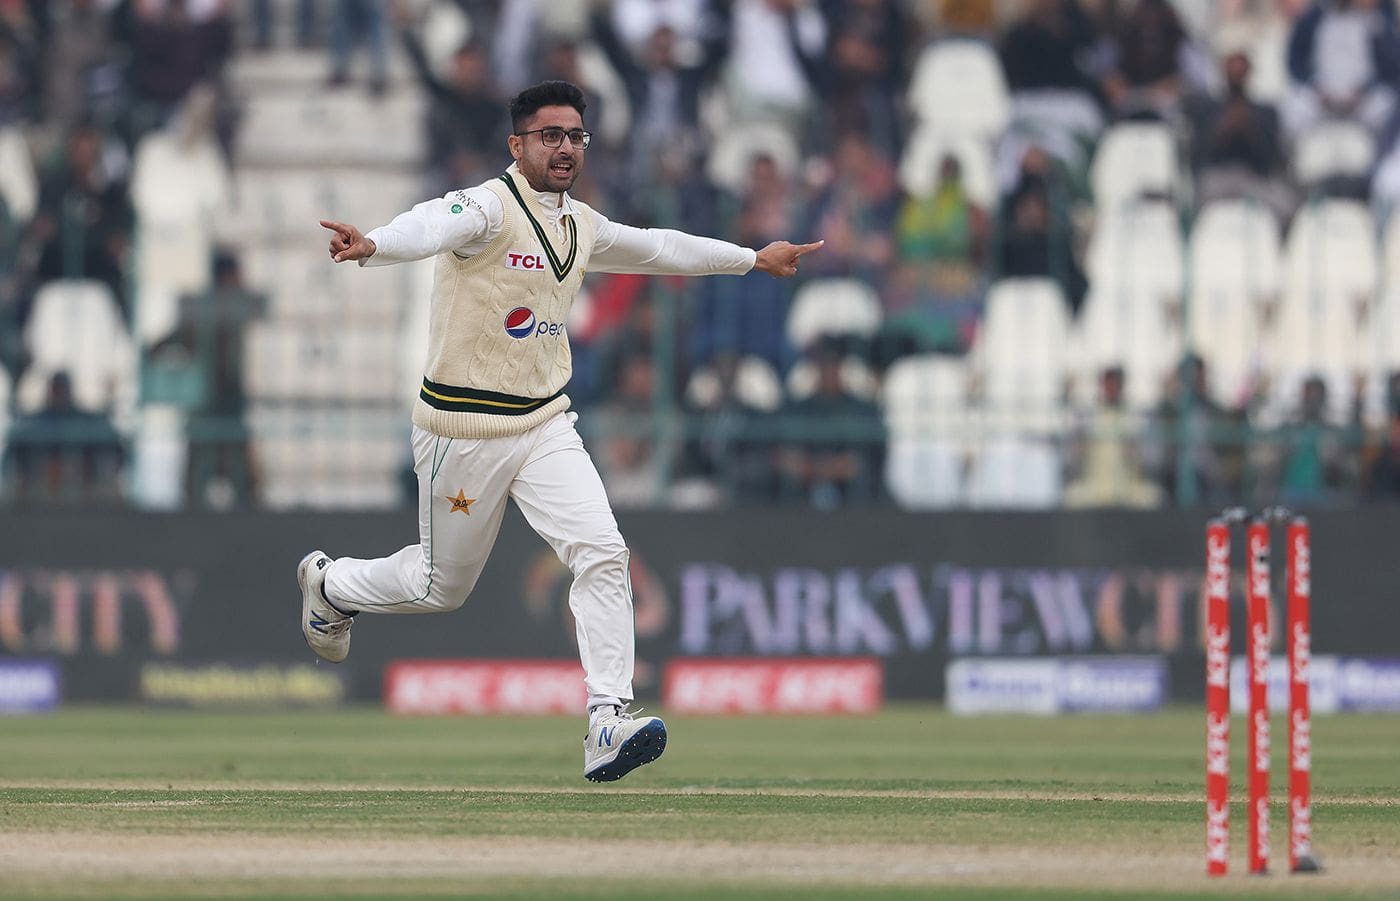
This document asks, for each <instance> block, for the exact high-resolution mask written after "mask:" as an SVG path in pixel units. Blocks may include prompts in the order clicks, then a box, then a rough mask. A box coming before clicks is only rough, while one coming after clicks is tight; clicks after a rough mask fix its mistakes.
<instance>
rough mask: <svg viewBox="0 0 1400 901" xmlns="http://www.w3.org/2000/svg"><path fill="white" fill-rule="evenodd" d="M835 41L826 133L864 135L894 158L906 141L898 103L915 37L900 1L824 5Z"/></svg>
mask: <svg viewBox="0 0 1400 901" xmlns="http://www.w3.org/2000/svg"><path fill="white" fill-rule="evenodd" d="M822 9H823V11H824V13H825V15H826V19H827V26H828V28H829V29H830V33H831V40H830V43H829V45H828V47H827V54H826V61H825V64H824V65H823V66H822V69H821V73H822V74H821V86H822V101H823V102H822V109H823V110H824V111H825V112H826V120H825V124H824V126H823V130H824V131H827V132H830V133H836V134H840V133H842V132H846V131H864V132H865V133H867V134H869V135H870V136H871V140H872V141H874V143H875V146H877V147H879V148H880V150H882V151H883V152H885V153H887V154H890V155H891V156H893V155H896V154H898V152H899V149H900V145H901V143H902V142H901V140H900V128H899V124H900V123H899V119H898V113H897V111H896V107H895V105H896V103H897V102H898V101H899V99H900V98H901V97H902V96H903V93H904V88H905V84H906V82H907V80H908V76H909V61H908V58H907V57H908V53H907V50H908V47H909V42H910V38H911V36H912V34H913V30H912V28H911V22H910V18H909V16H908V14H907V13H906V12H905V9H904V4H902V3H900V2H898V0H849V2H848V0H823V2H822Z"/></svg>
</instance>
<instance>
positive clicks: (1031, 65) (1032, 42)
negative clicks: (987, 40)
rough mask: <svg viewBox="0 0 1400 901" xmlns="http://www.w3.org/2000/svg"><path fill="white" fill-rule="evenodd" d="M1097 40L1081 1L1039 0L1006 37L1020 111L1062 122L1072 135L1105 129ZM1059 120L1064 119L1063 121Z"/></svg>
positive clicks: (1005, 56) (1039, 120) (1004, 51)
mask: <svg viewBox="0 0 1400 901" xmlns="http://www.w3.org/2000/svg"><path fill="white" fill-rule="evenodd" d="M1095 41H1096V35H1095V33H1094V25H1093V22H1092V21H1091V20H1090V19H1089V17H1088V15H1086V14H1085V12H1084V9H1083V7H1081V6H1080V5H1079V2H1078V0H1034V2H1033V3H1032V4H1031V5H1030V7H1029V8H1028V9H1027V11H1026V13H1025V14H1024V15H1023V16H1022V17H1021V18H1020V20H1018V21H1017V22H1016V24H1014V25H1012V26H1011V27H1010V28H1009V29H1007V31H1006V33H1005V34H1004V35H1003V36H1002V39H1001V46H1000V55H1001V66H1002V69H1003V71H1004V72H1005V73H1006V86H1007V88H1009V89H1010V91H1011V96H1012V99H1013V100H1014V101H1015V102H1016V104H1017V107H1018V116H1021V117H1026V116H1029V117H1030V118H1032V119H1033V120H1034V121H1035V123H1036V124H1037V125H1042V124H1044V125H1048V126H1056V125H1058V127H1059V130H1060V131H1062V132H1063V133H1064V134H1065V135H1066V136H1069V137H1073V136H1075V135H1086V136H1088V137H1090V138H1092V137H1093V136H1095V135H1097V134H1098V133H1099V132H1100V131H1101V130H1102V129H1103V116H1102V114H1101V113H1100V112H1099V110H1098V107H1097V99H1096V97H1097V94H1098V84H1097V83H1096V81H1095V80H1094V77H1093V73H1092V72H1091V71H1090V69H1089V67H1088V63H1089V59H1090V58H1091V56H1092V54H1093V50H1094V45H1095ZM1057 120H1058V121H1057Z"/></svg>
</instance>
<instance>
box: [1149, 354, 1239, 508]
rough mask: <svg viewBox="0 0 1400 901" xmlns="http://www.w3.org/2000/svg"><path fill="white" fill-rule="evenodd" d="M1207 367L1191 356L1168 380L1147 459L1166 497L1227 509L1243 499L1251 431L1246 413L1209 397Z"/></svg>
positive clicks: (1151, 434) (1199, 359) (1150, 435)
mask: <svg viewBox="0 0 1400 901" xmlns="http://www.w3.org/2000/svg"><path fill="white" fill-rule="evenodd" d="M1208 385H1209V382H1208V380H1207V377H1206V363H1205V361H1204V360H1202V359H1201V358H1200V357H1198V356H1196V355H1195V354H1187V355H1186V357H1185V358H1183V359H1182V361H1181V365H1180V366H1179V367H1178V368H1177V371H1176V372H1174V373H1172V375H1171V376H1170V377H1169V378H1168V380H1167V385H1166V387H1165V389H1164V390H1163V392H1162V401H1161V403H1160V404H1158V406H1157V409H1156V411H1155V413H1154V415H1153V418H1152V422H1151V425H1150V428H1149V434H1148V441H1147V442H1146V445H1145V447H1144V457H1145V459H1146V461H1147V464H1148V467H1149V469H1150V470H1151V471H1153V472H1155V473H1156V477H1157V481H1158V483H1159V484H1160V485H1161V486H1162V490H1163V492H1164V493H1165V495H1166V497H1168V498H1171V499H1174V500H1176V501H1177V502H1179V503H1185V504H1192V503H1227V502H1231V501H1236V500H1238V499H1239V498H1240V496H1241V490H1242V487H1243V478H1244V459H1245V453H1246V451H1247V450H1248V448H1247V446H1246V443H1247V441H1248V430H1247V429H1246V423H1245V420H1244V414H1243V411H1239V412H1231V411H1229V410H1227V409H1225V408H1224V407H1222V406H1221V405H1220V404H1219V403H1217V402H1216V401H1215V399H1214V398H1213V397H1211V396H1210V391H1209V388H1208Z"/></svg>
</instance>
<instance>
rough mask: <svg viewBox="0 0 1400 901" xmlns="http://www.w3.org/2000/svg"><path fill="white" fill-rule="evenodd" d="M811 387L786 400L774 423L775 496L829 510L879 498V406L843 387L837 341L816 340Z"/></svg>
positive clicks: (881, 440)
mask: <svg viewBox="0 0 1400 901" xmlns="http://www.w3.org/2000/svg"><path fill="white" fill-rule="evenodd" d="M813 354H814V362H815V363H816V367H817V386H816V391H815V392H814V393H813V394H812V396H811V397H807V398H804V399H802V400H797V401H793V402H790V403H789V404H787V405H786V406H785V407H784V408H783V410H782V412H781V417H782V418H781V421H780V425H779V427H780V428H781V429H782V430H783V432H784V433H785V438H784V440H782V441H781V442H780V446H779V449H778V475H779V479H780V485H779V500H780V501H788V502H790V501H793V500H797V501H798V502H800V503H803V504H806V505H808V506H811V507H815V508H816V509H819V510H832V509H836V508H839V507H852V506H861V505H865V504H871V503H875V502H877V501H879V500H880V499H881V498H882V497H883V495H884V490H883V484H884V483H883V478H884V471H885V428H884V422H883V421H882V420H881V418H880V410H879V408H878V407H876V406H875V404H873V403H871V402H870V401H868V400H864V399H863V398H860V397H857V396H855V395H854V394H852V393H851V392H850V391H848V390H847V388H846V386H845V382H844V380H843V378H842V364H843V357H842V347H841V343H840V341H838V340H835V339H823V340H821V341H819V342H818V343H817V344H816V346H815V348H814V351H813Z"/></svg>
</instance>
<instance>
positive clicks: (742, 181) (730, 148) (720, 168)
mask: <svg viewBox="0 0 1400 901" xmlns="http://www.w3.org/2000/svg"><path fill="white" fill-rule="evenodd" d="M765 154H766V155H767V156H769V157H772V159H773V162H774V164H775V165H777V167H778V171H779V172H782V173H783V174H785V175H792V174H793V173H794V172H796V171H797V165H798V162H799V160H800V154H799V151H798V148H797V142H796V141H794V140H793V138H792V135H791V134H789V133H788V132H787V131H785V130H784V129H781V128H778V127H777V126H773V125H752V124H751V125H740V126H736V127H734V128H733V129H731V130H730V131H727V132H724V133H722V134H720V135H719V136H718V137H716V138H715V143H714V147H713V148H712V149H711V151H710V158H709V161H708V162H707V164H706V169H705V172H706V174H707V175H708V176H709V177H710V181H712V182H714V183H715V184H716V185H717V186H719V187H720V188H723V189H724V190H726V191H728V192H730V193H731V194H743V193H744V192H745V191H746V190H748V180H749V167H750V164H751V163H752V162H753V159H754V157H756V156H761V155H765Z"/></svg>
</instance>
